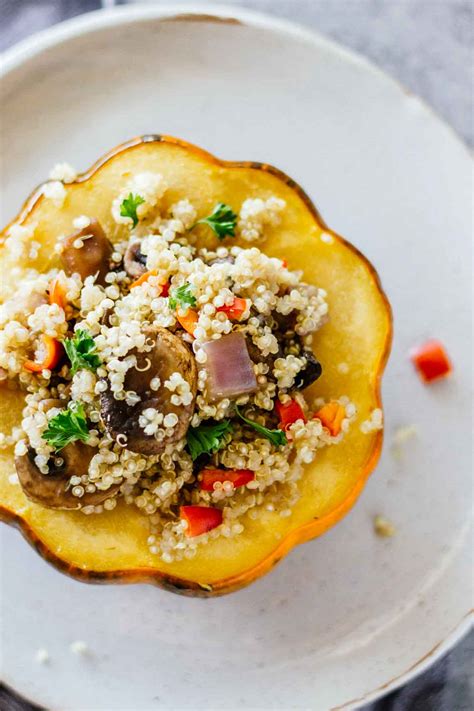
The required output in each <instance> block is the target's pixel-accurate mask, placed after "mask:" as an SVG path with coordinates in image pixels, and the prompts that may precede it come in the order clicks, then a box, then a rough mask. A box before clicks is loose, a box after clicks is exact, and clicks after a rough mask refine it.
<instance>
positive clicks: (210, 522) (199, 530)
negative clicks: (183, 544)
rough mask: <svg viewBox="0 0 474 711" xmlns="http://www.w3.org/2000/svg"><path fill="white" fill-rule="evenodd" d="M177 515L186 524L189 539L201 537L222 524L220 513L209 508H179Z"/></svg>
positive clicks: (218, 510)
mask: <svg viewBox="0 0 474 711" xmlns="http://www.w3.org/2000/svg"><path fill="white" fill-rule="evenodd" d="M179 515H180V517H181V518H182V519H183V520H184V521H186V522H187V524H188V527H187V529H186V535H187V536H188V537H189V538H192V537H194V536H201V535H202V534H203V533H207V532H208V531H212V529H213V528H216V526H220V525H221V523H222V511H221V510H220V509H215V508H212V507H210V506H180V507H179Z"/></svg>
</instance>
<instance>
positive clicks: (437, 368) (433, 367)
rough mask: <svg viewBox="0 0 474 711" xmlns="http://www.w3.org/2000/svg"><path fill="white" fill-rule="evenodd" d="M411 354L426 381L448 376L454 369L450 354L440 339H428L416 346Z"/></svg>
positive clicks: (429, 381)
mask: <svg viewBox="0 0 474 711" xmlns="http://www.w3.org/2000/svg"><path fill="white" fill-rule="evenodd" d="M410 356H411V360H412V361H413V363H414V364H415V367H416V369H417V370H418V372H419V374H420V376H421V378H422V380H423V381H424V382H425V383H431V382H433V380H439V379H440V378H446V376H448V375H449V374H450V373H451V372H452V370H453V366H452V364H451V361H450V359H449V356H448V354H447V353H446V350H445V348H444V346H443V344H442V343H440V341H436V340H430V341H426V343H423V345H421V346H419V347H418V348H415V349H414V350H413V351H412V352H411V354H410Z"/></svg>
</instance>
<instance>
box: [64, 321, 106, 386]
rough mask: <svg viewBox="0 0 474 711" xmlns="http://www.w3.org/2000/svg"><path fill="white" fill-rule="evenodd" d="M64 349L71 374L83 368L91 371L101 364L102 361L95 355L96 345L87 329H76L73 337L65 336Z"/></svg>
mask: <svg viewBox="0 0 474 711" xmlns="http://www.w3.org/2000/svg"><path fill="white" fill-rule="evenodd" d="M63 344H64V350H65V351H66V354H67V357H68V358H69V360H70V361H71V375H74V373H77V371H78V370H82V369H83V368H85V369H86V370H92V371H93V372H94V371H96V370H97V368H98V367H99V366H100V365H101V363H102V361H101V360H100V358H99V356H98V355H97V347H96V345H95V341H94V339H93V338H92V336H91V334H90V333H89V331H86V330H84V329H78V330H77V331H76V332H75V333H74V337H73V338H65V339H64V341H63Z"/></svg>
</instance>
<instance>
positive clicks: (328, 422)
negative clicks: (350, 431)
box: [314, 402, 346, 437]
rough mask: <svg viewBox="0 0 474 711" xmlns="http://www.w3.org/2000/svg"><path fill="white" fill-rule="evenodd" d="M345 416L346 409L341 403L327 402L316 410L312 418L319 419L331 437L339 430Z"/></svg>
mask: <svg viewBox="0 0 474 711" xmlns="http://www.w3.org/2000/svg"><path fill="white" fill-rule="evenodd" d="M345 416H346V410H345V408H344V407H343V406H342V405H340V404H339V403H338V402H328V403H327V404H326V405H323V406H322V408H321V409H320V410H318V412H317V413H316V414H315V415H314V418H317V419H318V420H321V422H322V424H323V427H326V429H328V430H329V433H330V434H331V435H332V436H333V437H336V436H337V435H338V434H339V432H340V431H341V425H342V421H343V419H344V418H345Z"/></svg>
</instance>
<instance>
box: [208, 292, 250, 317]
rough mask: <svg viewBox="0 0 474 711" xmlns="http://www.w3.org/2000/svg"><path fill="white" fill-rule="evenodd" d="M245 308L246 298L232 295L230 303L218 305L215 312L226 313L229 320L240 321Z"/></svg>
mask: <svg viewBox="0 0 474 711" xmlns="http://www.w3.org/2000/svg"><path fill="white" fill-rule="evenodd" d="M246 310H247V299H241V298H240V297H239V296H234V300H233V302H232V303H231V304H226V305H225V306H219V308H218V309H216V311H217V312H222V313H225V314H227V316H228V317H229V318H230V319H231V321H240V319H241V318H242V315H243V314H244V313H245V311H246Z"/></svg>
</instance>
